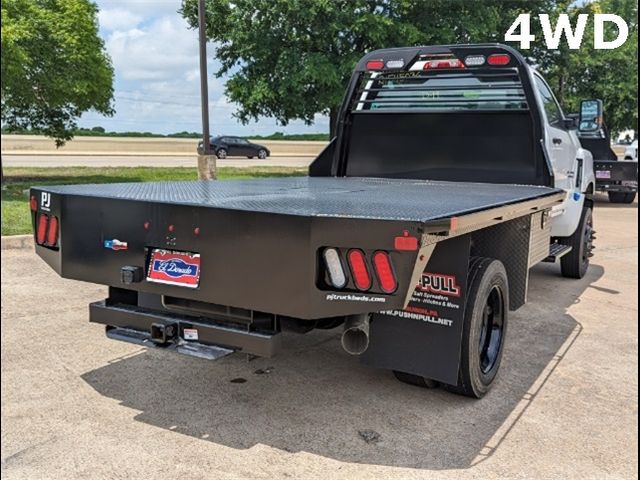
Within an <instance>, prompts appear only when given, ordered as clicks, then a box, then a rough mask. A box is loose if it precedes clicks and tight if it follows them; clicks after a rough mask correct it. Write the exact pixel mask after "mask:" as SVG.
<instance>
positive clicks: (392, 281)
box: [373, 252, 398, 293]
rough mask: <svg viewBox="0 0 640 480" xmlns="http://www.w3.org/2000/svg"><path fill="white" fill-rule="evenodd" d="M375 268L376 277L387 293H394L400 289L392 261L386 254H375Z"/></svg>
mask: <svg viewBox="0 0 640 480" xmlns="http://www.w3.org/2000/svg"><path fill="white" fill-rule="evenodd" d="M373 266H374V267H375V269H376V276H377V277H378V282H379V283H380V288H381V289H382V291H383V292H385V293H393V292H395V291H396V288H398V282H397V281H396V277H395V275H394V274H393V267H392V266H391V259H390V258H389V255H387V253H386V252H376V253H374V254H373Z"/></svg>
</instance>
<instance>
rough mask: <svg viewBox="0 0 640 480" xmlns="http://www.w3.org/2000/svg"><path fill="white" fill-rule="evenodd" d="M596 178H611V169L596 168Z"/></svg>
mask: <svg viewBox="0 0 640 480" xmlns="http://www.w3.org/2000/svg"><path fill="white" fill-rule="evenodd" d="M596 178H611V170H596Z"/></svg>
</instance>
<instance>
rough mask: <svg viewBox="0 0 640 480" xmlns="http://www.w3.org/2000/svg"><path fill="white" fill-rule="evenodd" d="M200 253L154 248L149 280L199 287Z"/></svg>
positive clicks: (150, 261)
mask: <svg viewBox="0 0 640 480" xmlns="http://www.w3.org/2000/svg"><path fill="white" fill-rule="evenodd" d="M199 280H200V254H199V253H190V252H174V251H171V250H160V249H154V250H153V252H152V253H151V259H150V260H149V270H148V274H147V281H148V282H155V283H165V284H168V285H179V286H181V287H189V288H197V287H198V282H199Z"/></svg>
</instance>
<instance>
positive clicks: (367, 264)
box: [322, 247, 398, 293]
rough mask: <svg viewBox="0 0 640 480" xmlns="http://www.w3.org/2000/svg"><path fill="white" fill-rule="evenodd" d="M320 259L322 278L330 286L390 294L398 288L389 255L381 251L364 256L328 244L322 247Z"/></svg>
mask: <svg viewBox="0 0 640 480" xmlns="http://www.w3.org/2000/svg"><path fill="white" fill-rule="evenodd" d="M322 260H323V263H324V268H325V273H326V281H327V283H328V284H329V286H330V287H331V288H335V289H338V290H342V289H355V290H358V291H361V292H367V291H371V290H373V291H382V292H383V293H393V292H395V291H396V289H397V288H398V280H397V279H396V275H395V272H394V270H393V264H392V262H391V258H390V257H389V254H388V253H387V252H385V251H382V250H377V251H375V252H373V254H371V255H370V256H369V258H368V256H367V254H366V253H365V252H364V251H362V250H360V249H358V248H352V249H345V250H341V249H337V248H333V247H328V248H325V249H323V250H322ZM374 280H375V281H374Z"/></svg>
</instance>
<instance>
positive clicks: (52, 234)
mask: <svg viewBox="0 0 640 480" xmlns="http://www.w3.org/2000/svg"><path fill="white" fill-rule="evenodd" d="M57 243H58V217H54V216H52V217H50V218H49V228H48V229H47V245H49V246H50V247H55V246H56V244H57Z"/></svg>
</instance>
